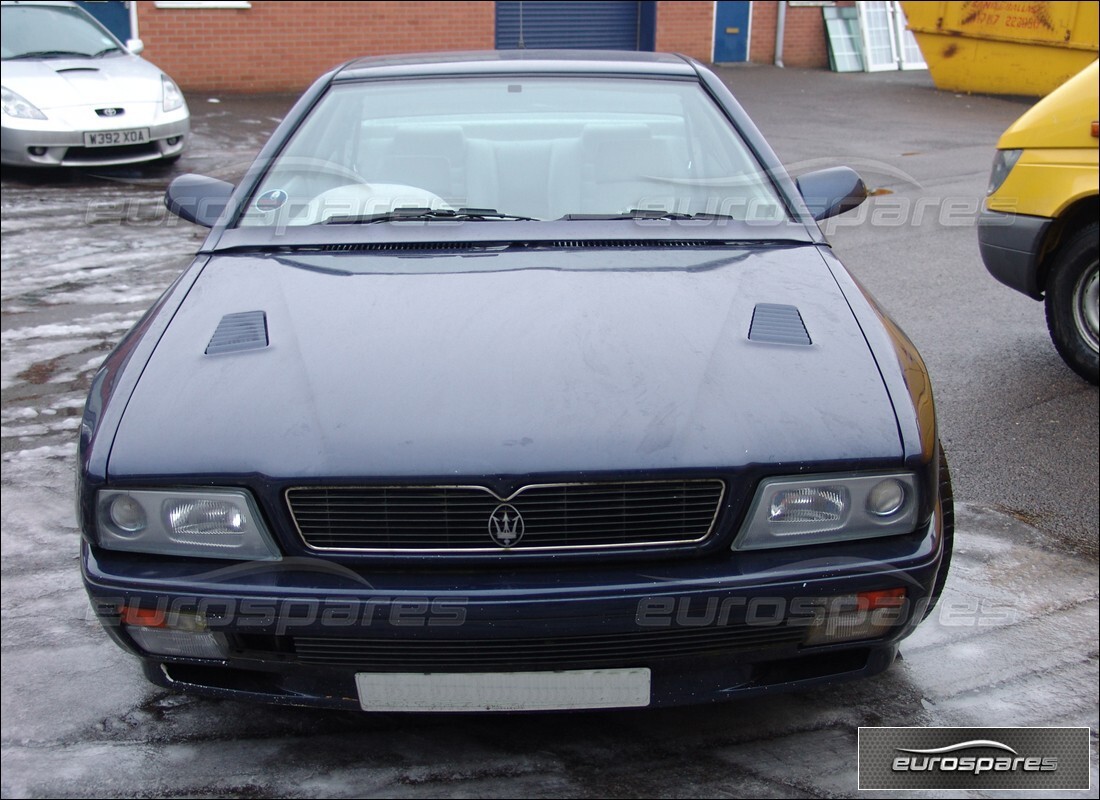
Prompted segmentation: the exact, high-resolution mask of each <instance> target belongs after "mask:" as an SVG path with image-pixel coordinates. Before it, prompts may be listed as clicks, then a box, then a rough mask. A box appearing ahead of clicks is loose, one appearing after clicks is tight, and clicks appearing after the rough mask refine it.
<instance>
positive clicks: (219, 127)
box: [0, 66, 1100, 797]
mask: <svg viewBox="0 0 1100 800" xmlns="http://www.w3.org/2000/svg"><path fill="white" fill-rule="evenodd" d="M720 72H721V74H722V76H723V78H724V79H725V80H726V81H727V82H728V83H729V85H730V86H731V88H733V90H734V92H735V94H737V95H738V96H739V98H740V99H741V101H742V103H743V104H744V105H745V107H746V108H747V110H748V111H749V112H750V114H751V115H752V116H753V117H754V119H755V120H756V122H757V124H758V125H759V127H760V128H761V129H762V131H763V132H764V133H765V135H766V136H767V137H768V138H769V140H770V141H771V143H772V145H773V147H774V148H775V149H776V150H777V152H778V153H779V155H780V157H781V158H782V159H783V161H784V162H785V163H786V164H788V166H789V168H790V169H791V170H792V172H795V173H796V174H797V173H799V172H803V171H807V170H809V169H813V168H816V167H819V166H832V165H836V164H848V165H850V166H853V167H855V168H857V169H858V170H859V171H860V172H861V173H862V174H863V175H864V177H865V178H866V180H867V182H868V183H869V184H870V185H871V186H872V187H873V188H874V189H875V190H876V195H875V197H873V198H872V199H871V200H870V201H869V202H868V203H866V204H865V205H864V206H863V207H861V209H858V210H857V211H854V212H851V213H850V214H848V215H845V216H844V217H840V218H837V219H836V220H835V221H833V224H831V225H829V226H828V232H829V235H830V238H831V240H832V242H833V244H834V246H835V248H836V250H837V252H838V253H839V255H840V256H841V257H842V258H843V259H844V261H845V262H846V264H847V265H848V266H849V268H850V269H851V270H852V272H853V273H854V274H855V275H856V276H857V277H858V278H859V279H860V281H861V282H862V283H863V284H864V285H865V286H867V287H868V288H869V289H870V291H871V292H872V293H873V294H874V295H875V296H876V298H877V299H878V300H879V302H880V303H881V304H882V305H883V307H884V308H885V309H886V310H887V311H888V312H889V313H890V314H891V315H892V316H893V318H894V319H895V320H896V321H897V322H898V323H899V324H900V325H901V326H902V327H903V328H904V329H905V330H906V331H907V333H908V334H909V335H910V337H911V338H912V339H913V340H914V341H915V343H916V344H917V346H918V347H919V348H920V350H921V353H922V354H923V356H924V358H925V360H926V362H927V364H928V367H929V370H930V373H931V375H932V379H933V382H934V386H935V390H936V400H937V408H938V413H939V418H940V425H941V435H942V438H943V442H944V446H945V449H946V452H947V454H948V456H949V458H950V461H951V465H952V469H953V473H954V478H955V494H956V499H957V501H958V502H959V519H958V530H957V540H956V555H955V561H954V564H953V567H952V574H951V576H950V578H949V581H948V584H947V589H946V591H945V596H944V599H943V602H942V603H941V606H940V609H939V610H938V612H937V613H936V614H934V615H933V616H932V617H931V618H930V619H929V620H928V621H927V622H926V623H925V624H924V625H923V626H922V627H921V628H920V630H918V632H917V633H916V634H915V635H914V636H913V637H911V638H910V639H908V640H907V641H906V642H905V643H903V646H902V658H901V660H900V661H899V662H898V663H897V664H895V666H894V667H893V668H891V669H890V670H889V671H888V672H887V673H885V674H883V675H881V676H879V677H877V678H874V679H871V680H868V681H863V682H859V683H854V684H847V685H839V686H835V687H826V688H822V689H820V690H817V691H813V692H801V693H796V694H789V695H784V696H776V697H764V698H758V699H754V700H746V701H738V702H734V703H730V704H727V705H722V706H715V707H705V708H685V709H674V710H663V711H642V712H607V713H593V714H536V715H520V716H500V715H497V716H489V717H449V716H426V717H425V716H415V717H409V716H401V715H380V716H369V715H362V714H351V713H333V712H318V711H312V710H302V709H276V708H269V707H266V706H251V705H242V704H237V703H231V702H219V701H211V700H205V699H200V698H191V697H185V696H180V695H176V694H173V693H170V692H165V691H162V690H160V689H157V688H155V687H152V686H150V685H148V684H147V683H145V681H144V680H143V678H142V677H141V674H140V670H139V668H138V666H137V664H136V663H135V661H134V659H132V658H130V657H128V656H126V655H125V654H124V653H122V652H121V651H120V650H118V649H117V648H116V647H115V646H114V645H113V644H112V643H111V642H110V641H109V640H108V639H107V637H106V635H105V634H104V633H103V631H102V630H101V629H100V628H99V626H98V623H96V622H95V621H94V619H92V618H91V615H90V613H89V609H88V605H87V601H86V599H85V597H84V595H83V590H82V588H81V586H80V578H79V570H78V561H77V558H76V548H77V541H78V532H77V531H76V524H75V517H74V514H73V511H72V508H73V497H72V488H71V487H72V480H73V456H74V454H75V445H74V439H75V435H76V428H77V426H78V424H79V414H80V408H81V404H82V402H83V397H84V394H85V393H86V391H87V387H88V383H89V380H90V377H91V375H92V373H93V372H94V370H95V368H96V366H97V365H98V364H99V362H100V361H101V360H102V358H103V356H104V355H105V354H106V352H107V351H108V350H109V349H110V348H111V347H112V346H113V344H114V343H115V342H116V341H117V340H118V339H119V338H120V337H121V336H122V334H123V333H124V332H125V331H126V329H127V328H128V327H129V326H130V325H132V324H133V322H134V321H136V320H137V319H138V318H139V317H140V315H141V313H142V312H143V311H144V309H145V308H147V307H148V306H149V305H150V304H151V303H152V302H153V300H155V298H156V297H157V296H158V295H159V293H160V292H161V291H163V289H164V288H165V287H166V286H167V285H168V284H169V283H170V282H171V280H172V279H173V278H174V277H175V276H176V275H177V274H178V273H179V271H180V270H181V269H182V268H183V267H184V266H185V265H186V263H187V261H188V254H189V253H191V252H193V251H194V250H195V248H196V247H197V246H198V244H199V243H200V242H201V240H202V238H203V231H201V230H199V229H196V228H194V227H193V226H190V225H187V224H186V223H182V222H180V221H179V220H176V219H175V218H172V217H168V216H166V215H165V213H164V211H163V207H162V205H161V195H162V192H163V188H164V186H165V185H166V184H167V182H168V181H169V180H170V179H171V177H172V176H174V175H175V174H179V173H181V172H200V173H205V174H211V175H214V176H216V177H221V178H225V179H229V180H232V179H233V178H235V177H237V176H239V175H240V174H241V172H243V170H244V168H245V166H246V165H247V163H248V160H249V159H250V157H251V155H252V154H253V153H254V152H255V151H256V150H257V149H258V147H259V146H260V145H261V144H262V142H263V141H264V140H265V138H266V136H267V134H268V133H269V132H270V130H271V129H272V128H273V127H274V125H275V124H276V122H277V121H278V120H279V119H280V118H281V117H282V115H283V114H284V113H285V111H286V109H287V108H289V106H290V104H291V102H292V101H293V98H292V97H288V96H276V97H272V96H266V97H209V96H205V95H190V96H189V97H188V100H189V103H190V104H191V108H192V112H193V117H194V119H193V129H194V133H195V136H194V140H193V143H192V146H191V149H190V150H189V151H188V153H187V154H186V155H185V156H184V157H183V159H182V160H181V161H180V162H179V163H178V164H177V165H176V166H174V167H173V168H171V169H163V168H160V169H155V168H154V169H118V170H107V171H101V172H98V173H95V174H90V173H84V172H80V173H76V172H64V173H56V174H49V175H36V174H27V173H21V172H12V171H8V170H5V171H4V174H3V180H2V197H0V212H2V242H3V246H2V248H0V250H2V253H0V267H2V270H0V274H2V291H0V301H2V306H0V312H2V313H0V336H2V344H3V356H2V367H3V369H2V378H3V380H2V389H3V395H2V401H0V411H2V424H3V430H2V439H0V452H2V457H3V461H2V465H3V479H2V484H3V503H2V565H3V566H2V578H3V580H2V594H3V599H2V619H3V624H2V626H0V633H2V653H3V662H2V669H3V678H2V681H0V688H2V695H3V699H2V709H3V713H2V720H3V722H2V727H3V732H2V737H0V760H2V764H3V770H2V779H0V780H2V794H3V796H4V797H22V796H33V797H52V796H59V797H66V796H74V797H78V796H108V795H110V796H125V797H137V796H141V797H176V796H226V797H252V796H267V795H284V796H325V795H327V796H407V797H431V796H448V797H469V796H479V797H489V796H499V797H506V796H542V797H560V796H577V797H582V796H622V797H633V796H669V797H675V796H701V795H707V796H726V795H737V796H744V795H753V796H760V797H845V796H852V795H854V794H855V793H856V787H857V783H856V775H857V772H856V769H857V768H856V755H855V753H856V750H855V745H856V738H857V733H856V731H857V729H858V727H860V726H883V725H917V726H930V725H939V726H994V725H996V726H1010V725H1025V726H1033V725H1047V726H1087V727H1090V728H1091V729H1092V731H1093V733H1092V736H1091V768H1090V771H1091V776H1092V784H1091V785H1092V787H1093V788H1092V789H1091V790H1090V791H1088V792H1085V791H1081V792H1076V793H1073V792H1069V793H1064V794H1065V795H1067V796H1081V797H1089V796H1091V797H1095V796H1096V794H1095V787H1096V786H1097V785H1098V784H1097V740H1096V733H1095V732H1096V730H1097V727H1098V719H1097V709H1098V705H1100V703H1098V693H1100V689H1098V686H1100V680H1098V669H1097V650H1098V648H1097V638H1098V636H1097V629H1098V628H1097V617H1098V613H1097V609H1098V602H1097V580H1098V570H1097V558H1096V552H1097V551H1096V542H1097V527H1098V519H1100V513H1098V494H1100V492H1098V488H1097V474H1098V468H1097V467H1098V464H1097V461H1098V459H1097V451H1098V446H1100V445H1098V440H1100V436H1098V416H1100V415H1098V402H1097V397H1098V395H1097V390H1096V388H1095V387H1091V386H1089V385H1087V384H1085V383H1084V382H1082V381H1081V380H1080V379H1078V378H1077V377H1076V376H1075V375H1073V373H1072V372H1070V371H1069V370H1068V368H1066V367H1065V366H1064V365H1063V364H1062V363H1061V361H1060V359H1059V358H1058V356H1057V354H1056V353H1055V351H1054V348H1053V346H1052V345H1051V344H1050V341H1049V338H1048V336H1047V333H1046V330H1045V323H1044V318H1043V311H1042V307H1041V305H1040V304H1038V303H1035V302H1033V301H1031V300H1029V299H1027V298H1025V297H1023V296H1021V295H1018V294H1016V293H1015V292H1012V291H1011V290H1009V289H1008V288H1007V287H1003V286H1001V285H1000V284H999V283H997V282H996V281H994V280H993V279H992V278H991V277H990V276H989V275H988V274H986V272H985V269H984V267H983V266H982V264H981V261H980V258H979V257H978V251H977V244H976V236H975V228H974V217H975V215H976V212H977V208H978V205H979V204H980V199H981V197H982V195H983V194H984V189H985V184H986V180H987V176H988V170H989V165H990V162H991V159H992V152H993V146H994V144H995V142H996V139H997V137H998V136H999V134H1000V133H1001V131H1002V130H1003V129H1004V128H1005V127H1007V125H1008V124H1009V123H1010V122H1011V121H1012V120H1013V119H1015V118H1016V117H1017V116H1018V115H1019V114H1020V113H1022V112H1023V111H1024V110H1025V109H1026V107H1027V102H1026V101H1021V100H1016V99H1003V98H991V97H970V96H965V95H955V94H951V93H942V92H938V91H936V90H935V89H934V88H933V87H932V85H931V83H930V81H929V78H928V76H927V74H925V73H896V74H895V73H891V74H881V73H880V74H875V75H863V74H855V75H837V74H833V73H828V72H818V71H806V70H790V69H789V70H779V69H775V68H773V67H757V66H745V67H736V68H728V69H722V70H720ZM211 100H217V101H219V102H210V101H211ZM898 795H899V796H922V797H924V796H983V797H989V796H998V793H997V792H991V791H985V792H980V793H973V792H971V793H966V792H931V793H929V792H922V793H913V792H909V793H905V792H900V793H898Z"/></svg>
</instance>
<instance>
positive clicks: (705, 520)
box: [286, 479, 725, 555]
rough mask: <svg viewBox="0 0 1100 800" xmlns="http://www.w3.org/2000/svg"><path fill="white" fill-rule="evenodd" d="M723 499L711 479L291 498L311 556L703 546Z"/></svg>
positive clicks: (343, 490)
mask: <svg viewBox="0 0 1100 800" xmlns="http://www.w3.org/2000/svg"><path fill="white" fill-rule="evenodd" d="M724 495H725V484H724V483H723V482H722V481H721V480H717V479H706V480H672V481H638V482H606V483H604V482H599V483H561V484H533V485H529V486H525V487H523V488H521V489H519V490H518V491H515V492H513V493H512V494H510V495H508V496H505V497H501V496H499V495H497V494H496V493H494V492H493V491H492V490H490V489H489V488H487V487H484V486H380V487H374V486H359V487H339V486H337V487H296V488H291V489H288V490H287V492H286V499H287V503H288V508H289V511H290V515H291V518H292V519H293V521H294V524H295V526H296V528H297V530H298V532H299V534H300V535H301V537H302V541H303V542H304V543H305V545H306V547H307V548H309V549H310V550H313V551H327V552H334V553H340V552H343V553H391V554H401V553H407V554H417V553H443V554H448V553H449V554H455V555H466V554H487V555H500V554H502V553H505V552H516V553H519V552H549V553H552V552H563V551H604V550H621V549H645V548H666V547H696V546H698V545H700V544H702V543H704V542H706V541H707V540H708V539H709V538H710V537H711V536H712V535H713V534H714V531H715V528H716V522H717V518H718V514H719V511H720V509H721V506H722V500H723V497H724Z"/></svg>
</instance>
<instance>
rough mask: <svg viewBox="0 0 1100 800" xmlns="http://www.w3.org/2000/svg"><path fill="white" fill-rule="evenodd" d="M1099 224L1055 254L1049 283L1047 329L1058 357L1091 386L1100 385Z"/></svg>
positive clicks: (1086, 228) (1072, 238)
mask: <svg viewBox="0 0 1100 800" xmlns="http://www.w3.org/2000/svg"><path fill="white" fill-rule="evenodd" d="M1098 231H1100V223H1096V222H1093V223H1091V224H1089V225H1086V226H1085V227H1084V228H1081V229H1080V230H1079V231H1077V233H1075V234H1074V235H1073V236H1071V237H1070V238H1069V239H1067V240H1066V242H1065V243H1064V244H1063V245H1062V246H1061V247H1060V248H1059V249H1058V251H1057V252H1056V253H1055V254H1054V261H1053V264H1052V266H1051V272H1050V279H1049V280H1048V282H1047V292H1046V309H1047V328H1048V329H1049V330H1050V338H1051V339H1053V340H1054V346H1055V347H1056V348H1057V349H1058V354H1059V355H1060V356H1062V359H1063V360H1064V361H1065V362H1066V364H1068V365H1069V367H1070V368H1071V369H1072V370H1073V371H1074V372H1076V373H1077V374H1078V375H1080V376H1081V377H1082V378H1084V379H1085V380H1087V381H1088V382H1089V383H1092V384H1097V383H1098V382H1100V334H1098V332H1097V328H1098V327H1100V323H1098V319H1100V311H1098V310H1097V299H1098V296H1100V280H1098V268H1097V264H1098V256H1097V253H1098V246H1097V240H1098V238H1100V233H1098Z"/></svg>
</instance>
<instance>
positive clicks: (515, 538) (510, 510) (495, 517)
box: [489, 503, 523, 547]
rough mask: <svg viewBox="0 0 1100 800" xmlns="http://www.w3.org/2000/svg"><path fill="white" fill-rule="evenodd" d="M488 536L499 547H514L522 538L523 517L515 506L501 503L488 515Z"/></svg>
mask: <svg viewBox="0 0 1100 800" xmlns="http://www.w3.org/2000/svg"><path fill="white" fill-rule="evenodd" d="M489 535H490V536H491V537H493V541H494V542H496V543H497V544H499V545H500V546H501V547H515V546H516V545H517V544H518V543H519V540H520V539H522V538H523V517H522V516H520V513H519V511H517V510H516V508H515V506H510V505H508V504H507V503H503V504H501V505H499V506H497V507H496V508H494V509H493V513H492V514H490V515H489Z"/></svg>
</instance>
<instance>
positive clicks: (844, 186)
mask: <svg viewBox="0 0 1100 800" xmlns="http://www.w3.org/2000/svg"><path fill="white" fill-rule="evenodd" d="M865 194H866V190H865V187H864V185H863V183H862V181H860V179H859V177H858V176H857V175H856V174H855V173H854V172H852V171H851V170H848V169H846V168H842V167H838V168H832V169H828V170H823V171H820V172H815V173H810V174H807V175H803V176H801V177H800V178H799V179H798V181H792V180H791V179H790V178H789V177H788V175H787V174H786V172H785V171H784V169H783V167H782V166H781V165H780V163H779V161H778V160H777V158H776V156H775V155H774V154H773V153H772V151H771V149H770V148H769V147H768V145H767V144H766V143H765V142H764V140H763V139H762V138H761V136H760V134H759V133H758V132H757V130H756V128H755V127H754V126H753V124H752V123H751V121H750V120H749V119H748V118H747V117H746V115H745V113H744V112H743V111H742V109H741V108H740V106H739V105H738V104H737V102H736V100H735V99H734V98H733V97H732V96H731V94H730V93H729V91H728V90H727V89H726V88H725V86H724V85H723V84H722V83H721V82H720V81H719V80H718V78H717V77H716V76H715V75H714V74H712V73H711V72H709V71H708V70H707V69H706V68H705V67H703V66H702V65H700V64H698V63H696V62H694V61H692V60H691V59H687V58H683V57H679V56H671V55H653V54H625V53H614V54H610V53H593V52H585V53H568V52H538V51H523V52H515V53H508V52H496V53H485V54H437V55H432V56H424V57H404V58H389V59H364V60H360V61H354V62H351V63H349V64H346V65H344V66H342V67H340V68H339V69H336V70H334V71H333V72H330V73H329V74H327V75H325V76H324V77H322V78H321V79H320V80H319V81H317V83H316V84H314V86H313V87H312V88H311V89H310V90H309V91H308V92H307V93H306V94H305V95H304V96H303V97H302V99H301V100H300V101H299V102H298V104H297V105H296V106H295V107H294V109H293V110H292V111H291V113H290V114H289V115H288V117H287V118H286V120H285V121H284V122H283V123H282V125H281V126H280V127H279V128H278V130H277V131H276V132H275V134H274V135H273V136H272V139H271V141H270V142H269V143H268V144H267V146H266V147H265V148H264V149H263V151H262V152H261V153H260V155H259V157H258V158H257V160H256V162H255V164H254V165H253V166H252V167H251V169H250V170H249V172H248V174H247V175H246V176H245V178H244V179H243V180H242V181H241V182H240V183H239V185H237V186H235V187H234V186H231V185H229V184H226V183H223V182H221V181H217V180H214V179H211V178H203V177H198V176H183V177H181V178H178V179H177V180H176V181H175V182H174V183H173V184H172V186H171V187H170V188H169V190H168V195H167V198H166V200H167V203H168V205H169V207H170V208H171V209H172V210H173V211H174V212H176V213H177V214H179V215H180V216H182V217H184V218H185V219H188V220H190V221H192V222H196V223H198V224H202V225H206V226H208V227H210V228H211V232H210V235H209V236H208V238H207V239H206V241H205V242H204V244H203V246H202V249H201V250H200V252H199V253H198V255H197V257H196V258H195V260H194V262H193V263H192V264H191V266H190V267H189V268H188V269H186V270H185V271H184V272H183V273H182V274H181V275H180V277H179V279H178V280H177V281H176V282H175V283H174V284H173V285H172V287H171V288H170V289H169V290H168V291H167V292H166V293H165V294H164V296H163V297H161V298H160V300H159V301H158V302H157V303H156V305H155V306H154V307H153V308H152V309H151V310H150V311H149V313H148V314H146V316H145V317H144V318H143V319H142V320H141V321H140V322H139V323H138V325H137V326H136V327H135V328H134V329H133V330H132V331H131V332H130V333H129V334H128V335H127V337H126V338H125V339H124V340H123V341H122V343H121V344H120V345H119V346H118V348H117V349H116V350H115V351H114V352H113V353H112V354H111V355H110V356H109V357H108V358H107V360H106V361H105V362H104V365H103V367H102V369H101V370H100V371H99V373H98V374H97V376H96V378H95V381H94V385H93V387H92V390H91V394H90V397H89V399H88V404H87V408H86V411H85V414H84V418H83V425H82V428H81V438H80V461H81V464H80V467H81V469H80V511H81V518H82V528H83V534H84V540H83V544H82V564H83V570H84V578H85V583H86V586H87V589H88V592H89V595H90V596H91V600H92V603H93V605H94V606H95V609H96V611H97V613H98V614H99V617H100V619H101V620H102V621H103V623H104V626H105V628H106V630H107V631H108V632H109V633H110V635H111V636H112V637H113V638H114V639H115V640H116V641H117V642H118V643H119V644H120V645H121V646H122V647H124V648H126V649H127V650H129V651H131V652H133V653H134V654H135V655H137V656H138V657H139V658H141V659H142V661H143V663H144V664H145V669H146V674H147V675H148V677H149V678H150V679H151V680H152V681H154V682H155V683H157V684H160V685H162V686H168V687H174V688H178V689H181V690H185V691H194V692H199V693H203V694H208V695H215V696H222V697H231V698H238V699H255V700H262V701H269V702H276V703H292V704H303V705H315V706H329V707H347V708H362V709H365V710H379V711H393V710H406V711H471V710H536V709H571V708H607V707H630V706H647V705H652V706H659V705H671V704H680V703H704V702H712V701H716V700H722V699H728V698H733V697H738V696H745V695H750V694H752V693H755V692H763V691H769V692H770V691H774V690H777V689H789V688H797V687H804V686H808V685H812V684H815V683H820V682H824V681H831V680H838V679H847V678H855V677H861V676H866V675H871V674H873V673H876V672H878V671H881V670H883V669H885V668H887V667H888V666H889V665H890V664H891V662H892V661H893V659H894V656H895V653H896V650H897V646H898V642H899V641H900V640H901V639H902V638H904V637H905V636H906V635H908V634H909V633H911V632H912V631H913V629H914V628H915V627H916V625H917V624H918V623H919V622H920V621H921V619H922V618H923V617H924V616H925V615H926V614H927V612H928V611H929V610H930V608H931V605H932V604H933V603H934V602H935V600H936V598H937V597H938V595H939V594H940V592H941V590H942V588H943V584H944V580H945V578H946V574H947V566H948V562H949V560H950V553H951V541H952V531H953V516H952V505H951V492H950V480H949V477H948V473H947V468H946V463H945V461H944V458H943V455H942V453H941V451H940V447H939V443H938V438H937V432H936V420H935V412H934V408H933V403H932V392H931V386H930V383H929V379H928V375H927V372H926V370H925V368H924V365H923V363H922V361H921V359H920V356H919V355H918V354H917V352H916V350H915V349H914V347H913V345H912V344H911V343H910V342H909V340H908V339H907V338H906V337H905V335H904V334H903V333H902V332H901V331H900V330H899V329H898V328H897V326H896V325H894V323H893V322H892V321H891V320H890V319H889V318H888V317H887V316H886V315H885V313H884V312H883V311H882V310H881V309H880V308H879V307H878V306H877V305H876V304H875V302H874V301H873V300H872V299H871V298H870V297H869V296H868V295H867V293H866V292H865V291H864V290H863V289H862V288H861V287H860V285H859V284H858V283H856V281H855V280H853V278H852V277H851V276H850V275H849V274H848V272H847V271H846V270H845V269H844V267H843V266H842V265H841V264H840V262H839V261H838V260H837V259H836V257H835V256H834V255H833V253H832V251H831V249H830V247H829V245H828V244H827V243H826V241H825V240H824V237H823V236H822V234H821V232H820V230H819V228H818V226H817V224H816V220H820V219H823V218H825V217H829V216H832V215H834V214H838V213H841V212H843V211H845V210H847V209H849V208H852V207H854V206H856V205H858V204H859V203H860V202H861V201H862V200H863V199H864V197H865Z"/></svg>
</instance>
